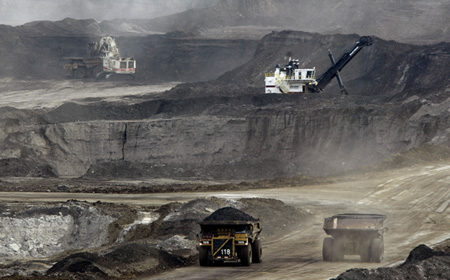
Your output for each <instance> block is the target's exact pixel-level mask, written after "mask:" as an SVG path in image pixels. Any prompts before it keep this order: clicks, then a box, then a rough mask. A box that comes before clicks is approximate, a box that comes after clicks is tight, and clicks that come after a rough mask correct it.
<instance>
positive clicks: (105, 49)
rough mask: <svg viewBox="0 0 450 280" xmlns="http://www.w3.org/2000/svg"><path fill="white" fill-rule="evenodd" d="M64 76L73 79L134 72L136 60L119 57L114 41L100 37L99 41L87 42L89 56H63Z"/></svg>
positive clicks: (132, 73) (132, 75) (132, 74)
mask: <svg viewBox="0 0 450 280" xmlns="http://www.w3.org/2000/svg"><path fill="white" fill-rule="evenodd" d="M64 59H65V60H67V61H68V63H66V64H65V65H64V70H65V74H66V76H68V77H70V78H74V79H83V78H97V79H101V78H109V77H110V76H111V75H129V76H131V77H134V74H135V73H136V60H135V59H133V58H131V57H120V53H119V49H118V48H117V45H116V41H115V40H114V38H112V37H109V36H107V37H102V38H101V39H100V41H99V42H93V43H89V57H65V58H64Z"/></svg>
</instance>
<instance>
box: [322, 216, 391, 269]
mask: <svg viewBox="0 0 450 280" xmlns="http://www.w3.org/2000/svg"><path fill="white" fill-rule="evenodd" d="M385 219H386V216H384V215H378V214H353V213H351V214H339V215H334V216H332V217H329V218H325V221H324V224H323V230H324V231H325V232H326V233H327V234H328V235H331V237H325V239H324V240H323V248H322V255H323V260H324V261H329V262H333V261H342V260H343V259H344V256H345V255H360V257H361V262H376V263H379V262H381V261H382V260H383V256H384V239H383V234H384V232H385V231H387V229H386V228H385V227H384V226H383V223H384V220H385Z"/></svg>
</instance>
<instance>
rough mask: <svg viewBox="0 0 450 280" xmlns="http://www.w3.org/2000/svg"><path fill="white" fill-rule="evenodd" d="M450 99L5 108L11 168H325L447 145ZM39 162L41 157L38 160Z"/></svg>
mask: <svg viewBox="0 0 450 280" xmlns="http://www.w3.org/2000/svg"><path fill="white" fill-rule="evenodd" d="M185 90H187V89H185ZM365 102H367V104H365ZM449 102H450V99H448V98H447V99H446V100H443V101H441V102H439V103H433V102H431V101H429V100H425V99H419V98H418V97H412V98H410V99H407V100H402V101H392V102H390V103H385V102H379V101H376V100H368V99H367V98H362V97H353V98H352V97H349V98H346V99H341V98H332V99H330V98H328V97H326V96H305V97H299V96H264V95H259V96H258V95H244V96H239V97H226V96H222V97H211V96H206V97H197V98H186V99H181V100H177V99H176V100H154V101H148V102H143V103H140V104H137V105H133V106H120V105H115V106H111V105H109V106H105V105H107V104H100V105H91V106H80V105H76V104H66V105H63V106H61V107H59V108H57V109H55V110H53V111H50V112H49V113H47V114H44V115H42V116H40V117H36V116H33V115H31V116H29V117H27V118H26V119H23V117H24V116H23V114H24V113H23V111H14V110H11V111H10V112H9V113H8V114H6V115H2V118H3V122H2V129H1V130H2V131H3V132H4V133H3V135H2V139H1V140H2V143H3V147H4V148H3V150H2V153H1V155H2V158H3V159H2V173H3V174H5V175H15V176H23V175H32V176H36V175H40V174H41V173H43V174H44V175H45V174H47V175H51V174H52V173H54V174H57V175H60V176H82V175H84V174H85V173H86V172H88V174H87V175H88V176H119V177H136V176H146V177H147V176H148V177H164V176H169V177H203V178H205V177H214V178H264V177H272V176H285V175H293V174H298V173H308V174H313V175H326V174H330V173H335V172H339V171H343V170H348V169H353V168H356V167H361V166H364V165H369V164H374V163H378V162H380V161H382V160H383V159H385V158H387V157H390V156H392V155H394V154H395V153H398V152H402V151H405V150H407V149H410V148H412V147H417V146H420V145H422V144H433V145H448V144H449V139H450V137H449V134H448V132H449V127H450V126H449V124H450V114H449V111H448V107H449V104H450V103H449ZM38 120H39V122H40V123H39V124H37V123H36V122H38ZM31 163H36V167H35V168H33V169H29V168H28V166H29V165H30V164H31ZM37 163H41V165H39V164H37ZM39 166H41V168H40V169H39V170H38V167H39ZM45 171H47V173H46V172H45Z"/></svg>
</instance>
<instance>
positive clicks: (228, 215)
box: [204, 207, 259, 222]
mask: <svg viewBox="0 0 450 280" xmlns="http://www.w3.org/2000/svg"><path fill="white" fill-rule="evenodd" d="M204 221H205V222H207V221H241V222H256V221H259V220H258V219H255V218H253V217H252V216H250V215H248V214H247V213H245V212H243V211H241V210H238V209H236V208H233V207H224V208H220V209H219V210H217V211H216V212H214V213H212V214H211V215H209V216H208V217H206V218H205V220H204Z"/></svg>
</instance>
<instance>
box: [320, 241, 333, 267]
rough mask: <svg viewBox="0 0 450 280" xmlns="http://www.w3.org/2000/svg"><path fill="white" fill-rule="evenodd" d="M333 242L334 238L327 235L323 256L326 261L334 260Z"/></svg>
mask: <svg viewBox="0 0 450 280" xmlns="http://www.w3.org/2000/svg"><path fill="white" fill-rule="evenodd" d="M333 243H334V239H333V238H331V237H325V238H324V239H323V247H322V257H323V261H324V262H332V261H333V248H334V246H333Z"/></svg>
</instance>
